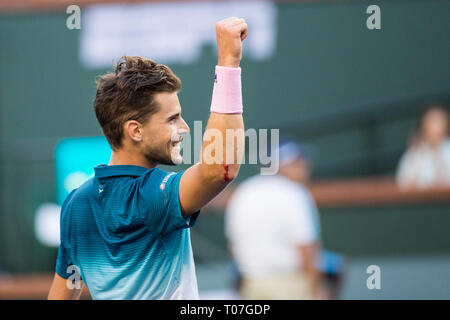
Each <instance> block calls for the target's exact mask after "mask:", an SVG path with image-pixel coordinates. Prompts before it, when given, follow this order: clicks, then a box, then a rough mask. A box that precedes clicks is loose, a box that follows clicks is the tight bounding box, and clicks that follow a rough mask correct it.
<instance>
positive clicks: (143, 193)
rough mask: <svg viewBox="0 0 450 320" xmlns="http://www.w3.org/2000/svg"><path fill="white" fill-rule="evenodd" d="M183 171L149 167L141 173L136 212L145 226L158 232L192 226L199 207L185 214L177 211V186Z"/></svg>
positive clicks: (179, 208) (178, 203) (178, 201)
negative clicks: (137, 210)
mask: <svg viewBox="0 0 450 320" xmlns="http://www.w3.org/2000/svg"><path fill="white" fill-rule="evenodd" d="M183 173H184V171H180V172H166V171H163V170H160V169H155V170H152V171H151V172H149V173H147V174H145V175H144V176H143V177H142V181H141V185H140V188H139V201H138V206H139V212H140V215H141V217H142V219H143V221H144V223H145V224H146V225H147V227H148V228H149V229H150V230H151V231H153V232H155V233H156V234H159V235H164V234H166V233H169V232H171V231H174V230H179V229H183V228H190V227H192V226H194V224H195V222H196V220H197V217H198V215H199V213H200V211H197V212H195V213H193V214H192V215H190V216H189V217H187V218H185V217H183V215H182V213H181V206H180V198H179V187H180V179H181V176H182V175H183Z"/></svg>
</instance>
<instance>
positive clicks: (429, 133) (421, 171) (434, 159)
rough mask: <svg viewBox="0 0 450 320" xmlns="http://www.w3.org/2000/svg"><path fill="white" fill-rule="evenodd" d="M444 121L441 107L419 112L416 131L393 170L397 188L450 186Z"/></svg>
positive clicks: (449, 148) (449, 155) (448, 143)
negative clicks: (395, 175)
mask: <svg viewBox="0 0 450 320" xmlns="http://www.w3.org/2000/svg"><path fill="white" fill-rule="evenodd" d="M448 122H449V117H448V110H446V109H445V108H444V107H442V106H431V107H428V108H426V109H424V110H423V111H422V113H421V115H420V117H419V122H418V125H417V129H416V133H415V134H414V136H413V138H412V141H411V143H410V146H409V148H408V150H407V151H406V152H405V154H404V155H403V156H402V158H401V160H400V163H399V166H398V169H397V183H398V184H399V186H400V187H402V188H428V187H439V186H450V140H449V138H448V127H449V123H448Z"/></svg>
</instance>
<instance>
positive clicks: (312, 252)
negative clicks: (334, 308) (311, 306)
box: [298, 242, 329, 300]
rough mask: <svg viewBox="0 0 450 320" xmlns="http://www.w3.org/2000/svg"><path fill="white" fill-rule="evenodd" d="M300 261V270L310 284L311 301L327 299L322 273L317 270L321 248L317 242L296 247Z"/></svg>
mask: <svg viewBox="0 0 450 320" xmlns="http://www.w3.org/2000/svg"><path fill="white" fill-rule="evenodd" d="M298 249H299V253H300V256H301V261H302V269H303V272H304V273H305V275H306V277H307V278H308V280H309V282H310V284H309V285H310V288H311V294H312V297H313V299H320V300H322V299H328V297H329V295H328V293H327V292H326V290H325V287H324V285H323V279H322V273H321V271H320V270H319V269H318V268H317V260H318V259H319V255H320V251H321V246H320V243H319V242H315V243H312V244H309V245H300V246H298Z"/></svg>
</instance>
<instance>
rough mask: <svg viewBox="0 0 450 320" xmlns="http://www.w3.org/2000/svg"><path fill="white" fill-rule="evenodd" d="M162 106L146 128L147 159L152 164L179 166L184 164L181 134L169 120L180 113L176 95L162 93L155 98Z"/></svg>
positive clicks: (145, 147) (145, 152)
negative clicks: (147, 133) (147, 136)
mask: <svg viewBox="0 0 450 320" xmlns="http://www.w3.org/2000/svg"><path fill="white" fill-rule="evenodd" d="M155 100H156V101H157V103H159V105H160V111H159V112H157V113H156V114H154V115H152V116H151V119H150V120H149V121H148V122H147V124H146V127H147V130H148V131H149V138H148V140H147V141H148V142H147V143H146V144H145V146H144V148H143V154H144V156H145V158H146V159H147V160H148V161H149V162H150V163H152V164H154V165H156V164H163V165H171V166H173V165H179V164H181V163H182V162H183V157H182V156H181V140H183V138H182V136H181V134H179V133H178V128H177V126H176V125H173V124H170V123H169V121H168V119H169V118H170V117H171V116H172V115H174V114H177V113H179V112H181V108H180V107H179V101H178V97H177V95H176V93H171V94H167V93H161V94H157V95H156V96H155Z"/></svg>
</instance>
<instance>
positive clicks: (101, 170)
mask: <svg viewBox="0 0 450 320" xmlns="http://www.w3.org/2000/svg"><path fill="white" fill-rule="evenodd" d="M148 170H153V169H148V168H144V167H140V166H132V165H114V166H108V165H106V164H100V165H98V166H95V167H94V171H95V177H97V178H106V177H114V176H136V177H138V176H141V175H143V174H144V173H145V172H147V171H148Z"/></svg>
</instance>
